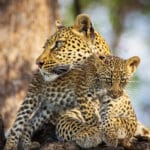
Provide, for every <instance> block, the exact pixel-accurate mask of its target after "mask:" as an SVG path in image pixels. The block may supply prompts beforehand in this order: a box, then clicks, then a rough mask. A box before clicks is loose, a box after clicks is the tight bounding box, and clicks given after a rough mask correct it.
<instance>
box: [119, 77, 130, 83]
mask: <svg viewBox="0 0 150 150" xmlns="http://www.w3.org/2000/svg"><path fill="white" fill-rule="evenodd" d="M128 80H129V79H128V78H126V77H124V78H121V82H124V83H126V82H127V81H128Z"/></svg>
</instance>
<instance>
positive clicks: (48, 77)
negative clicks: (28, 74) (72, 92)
mask: <svg viewBox="0 0 150 150" xmlns="http://www.w3.org/2000/svg"><path fill="white" fill-rule="evenodd" d="M39 70H40V73H41V75H42V77H43V79H44V80H45V81H46V82H52V81H55V80H56V79H57V78H58V77H59V75H58V74H56V73H48V72H46V71H43V70H42V69H39Z"/></svg>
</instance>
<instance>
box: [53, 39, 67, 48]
mask: <svg viewBox="0 0 150 150" xmlns="http://www.w3.org/2000/svg"><path fill="white" fill-rule="evenodd" d="M64 44H65V41H56V42H55V45H54V47H53V48H52V49H53V50H58V49H59V48H60V47H62V46H63V45H64Z"/></svg>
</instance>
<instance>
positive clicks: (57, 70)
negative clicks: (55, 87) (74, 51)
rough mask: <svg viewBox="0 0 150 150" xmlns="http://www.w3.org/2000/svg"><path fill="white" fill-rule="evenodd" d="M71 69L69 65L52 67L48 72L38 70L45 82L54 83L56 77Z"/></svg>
mask: <svg viewBox="0 0 150 150" xmlns="http://www.w3.org/2000/svg"><path fill="white" fill-rule="evenodd" d="M70 69H71V67H70V65H61V66H57V67H54V68H53V69H52V70H50V71H46V70H44V69H42V68H39V70H40V73H41V75H42V76H43V78H44V80H45V81H54V80H56V79H57V78H58V77H60V76H62V75H64V74H65V73H67V72H68V71H69V70H70Z"/></svg>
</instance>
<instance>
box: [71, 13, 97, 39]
mask: <svg viewBox="0 0 150 150" xmlns="http://www.w3.org/2000/svg"><path fill="white" fill-rule="evenodd" d="M73 28H74V29H75V30H76V31H77V32H79V33H81V34H83V35H84V36H86V37H87V38H91V40H93V39H94V28H93V26H92V23H91V19H90V17H89V16H88V15H86V14H80V15H78V16H77V17H76V19H75V23H74V27H73Z"/></svg>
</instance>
